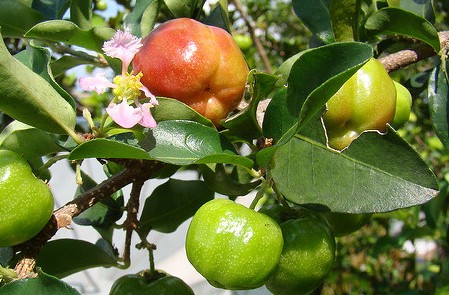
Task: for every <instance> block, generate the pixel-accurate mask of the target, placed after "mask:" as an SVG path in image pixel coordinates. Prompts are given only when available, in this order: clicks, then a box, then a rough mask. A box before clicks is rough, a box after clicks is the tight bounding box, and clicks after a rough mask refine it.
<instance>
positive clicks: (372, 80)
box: [323, 58, 412, 150]
mask: <svg viewBox="0 0 449 295" xmlns="http://www.w3.org/2000/svg"><path fill="white" fill-rule="evenodd" d="M411 106H412V96H411V94H410V92H409V91H408V90H407V88H405V87H404V86H402V85H401V84H399V83H397V82H396V81H393V80H392V79H391V78H390V76H389V75H388V73H387V71H386V70H385V68H384V67H383V65H382V64H381V63H380V62H379V61H378V60H376V59H374V58H372V59H370V60H369V61H368V62H367V63H366V64H365V65H363V66H362V67H361V68H360V69H359V70H358V71H357V72H356V73H355V74H354V75H353V76H352V77H351V78H350V79H349V80H348V81H346V82H345V83H344V84H343V86H342V87H341V88H340V89H339V90H338V91H337V92H336V93H335V94H334V95H333V96H332V97H331V98H330V99H329V101H328V102H327V109H326V112H325V114H324V115H323V123H324V125H325V127H326V133H327V139H328V145H329V147H331V148H334V149H336V150H343V149H345V148H346V147H348V146H349V145H350V144H351V142H352V141H353V140H355V139H356V138H357V137H358V136H359V135H360V134H361V133H363V132H365V131H379V132H386V131H387V124H391V125H392V126H393V127H395V128H398V127H400V126H402V125H403V124H404V123H405V122H406V121H408V119H409V116H410V110H411Z"/></svg>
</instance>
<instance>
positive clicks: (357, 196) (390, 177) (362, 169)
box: [270, 129, 438, 213]
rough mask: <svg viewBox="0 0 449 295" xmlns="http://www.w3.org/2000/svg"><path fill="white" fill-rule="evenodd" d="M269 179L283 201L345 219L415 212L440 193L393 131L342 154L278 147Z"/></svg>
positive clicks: (310, 145)
mask: <svg viewBox="0 0 449 295" xmlns="http://www.w3.org/2000/svg"><path fill="white" fill-rule="evenodd" d="M399 155H400V156H399ZM270 173H271V175H272V177H273V180H274V181H275V183H276V187H277V188H278V189H279V191H280V192H281V193H282V194H283V195H284V196H285V198H286V199H287V200H289V201H291V202H294V203H297V204H313V205H318V206H323V207H324V208H326V209H329V210H331V211H334V212H345V213H374V212H387V211H392V210H396V209H399V208H406V207H411V206H415V205H418V204H422V203H425V202H427V201H428V200H430V199H431V198H433V197H434V196H435V195H436V194H437V190H436V189H437V187H438V186H437V183H436V179H435V176H434V175H433V173H432V172H431V171H430V169H429V168H428V167H427V165H426V164H425V162H424V161H423V160H422V159H421V158H420V157H419V156H418V154H417V153H416V152H415V151H414V150H413V149H412V148H411V147H410V146H409V145H408V144H407V143H406V142H405V141H404V140H403V139H402V138H401V137H399V136H398V135H397V134H395V132H394V131H393V130H392V129H390V130H389V132H388V133H387V134H386V135H384V136H382V135H380V134H378V133H376V132H366V133H364V134H362V136H361V137H359V138H358V139H357V140H356V141H354V142H353V144H352V145H351V146H350V147H349V148H348V149H347V151H346V152H344V153H337V152H334V151H331V150H329V149H328V148H326V146H324V145H322V144H319V143H317V142H315V141H312V140H310V139H307V138H305V137H299V138H298V137H295V138H293V139H292V140H290V141H289V142H288V143H287V144H285V145H283V146H281V147H278V149H277V151H276V153H275V155H274V157H273V168H272V169H271V170H270Z"/></svg>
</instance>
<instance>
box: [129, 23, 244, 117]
mask: <svg viewBox="0 0 449 295" xmlns="http://www.w3.org/2000/svg"><path fill="white" fill-rule="evenodd" d="M133 70H134V72H135V73H139V72H142V73H143V76H142V78H141V79H140V81H141V82H142V84H143V85H145V86H146V87H147V88H148V89H149V90H150V91H151V92H152V93H153V94H154V95H157V96H165V97H171V98H175V99H177V100H180V101H182V102H184V103H185V104H187V105H189V106H190V107H192V108H193V109H195V110H196V111H197V112H199V113H200V114H202V115H203V116H205V117H207V118H209V119H210V120H211V121H212V122H213V123H214V124H215V125H217V126H219V125H220V120H221V119H223V118H225V117H226V116H227V115H228V114H229V112H231V111H232V110H234V109H235V108H236V107H237V105H238V104H239V103H240V101H241V100H242V98H243V93H244V91H245V85H246V78H247V75H248V72H249V69H248V65H247V64H246V61H245V59H244V57H243V54H242V52H241V51H240V49H239V47H238V46H237V44H236V42H235V41H234V39H233V38H232V36H231V35H230V34H229V33H228V32H226V31H225V30H223V29H221V28H218V27H214V26H208V25H204V24H202V23H200V22H198V21H196V20H193V19H189V18H177V19H173V20H170V21H167V22H164V23H163V24H161V25H160V26H158V27H157V28H156V29H154V30H153V31H152V32H151V33H150V34H149V35H148V36H147V37H145V39H144V40H143V46H142V48H141V49H140V50H139V52H138V53H137V54H136V56H135V57H134V61H133Z"/></svg>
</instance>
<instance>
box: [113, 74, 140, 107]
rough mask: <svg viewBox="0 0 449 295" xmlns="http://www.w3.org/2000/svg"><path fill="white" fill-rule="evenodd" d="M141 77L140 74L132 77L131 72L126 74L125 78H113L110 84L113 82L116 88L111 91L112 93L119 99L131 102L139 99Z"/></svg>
mask: <svg viewBox="0 0 449 295" xmlns="http://www.w3.org/2000/svg"><path fill="white" fill-rule="evenodd" d="M142 76H143V74H142V73H138V74H137V75H133V72H131V73H126V74H125V76H120V75H119V76H115V78H114V80H112V82H114V84H116V85H117V87H116V88H114V89H113V90H112V93H114V95H115V96H116V97H117V98H119V99H127V100H133V99H136V98H139V97H140V89H141V88H142V86H143V85H142V83H141V82H140V78H142Z"/></svg>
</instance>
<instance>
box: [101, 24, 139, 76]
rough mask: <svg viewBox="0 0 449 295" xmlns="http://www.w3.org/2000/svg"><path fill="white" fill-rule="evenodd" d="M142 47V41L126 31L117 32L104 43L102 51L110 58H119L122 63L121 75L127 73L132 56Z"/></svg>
mask: <svg viewBox="0 0 449 295" xmlns="http://www.w3.org/2000/svg"><path fill="white" fill-rule="evenodd" d="M140 47H142V39H140V38H137V37H136V36H133V35H132V34H131V33H130V32H129V30H128V29H126V30H125V31H120V30H118V31H117V32H116V33H115V34H114V36H112V39H111V40H109V41H106V42H104V44H103V51H104V53H106V54H107V55H108V56H110V57H115V58H119V59H120V60H121V61H122V62H123V68H122V73H124V72H127V71H128V66H129V65H130V63H131V61H132V59H133V58H134V55H135V54H136V53H137V52H138V51H139V49H140Z"/></svg>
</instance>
